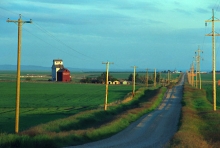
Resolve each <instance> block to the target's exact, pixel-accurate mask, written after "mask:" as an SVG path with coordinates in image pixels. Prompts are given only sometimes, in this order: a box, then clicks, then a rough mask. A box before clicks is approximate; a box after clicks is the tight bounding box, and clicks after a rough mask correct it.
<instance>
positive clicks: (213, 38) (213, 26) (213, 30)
mask: <svg viewBox="0 0 220 148" xmlns="http://www.w3.org/2000/svg"><path fill="white" fill-rule="evenodd" d="M205 22H206V24H207V22H212V33H210V34H206V36H212V81H213V110H214V111H216V77H215V76H216V75H215V72H216V70H215V63H216V55H215V36H220V34H217V33H215V22H220V20H219V19H217V20H215V17H214V9H212V20H206V21H205Z"/></svg>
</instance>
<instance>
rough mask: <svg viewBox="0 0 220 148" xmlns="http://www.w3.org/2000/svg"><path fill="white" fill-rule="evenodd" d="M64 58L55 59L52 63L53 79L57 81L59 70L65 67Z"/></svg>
mask: <svg viewBox="0 0 220 148" xmlns="http://www.w3.org/2000/svg"><path fill="white" fill-rule="evenodd" d="M63 68H64V67H63V60H61V59H54V60H53V65H52V81H57V71H58V70H60V69H63Z"/></svg>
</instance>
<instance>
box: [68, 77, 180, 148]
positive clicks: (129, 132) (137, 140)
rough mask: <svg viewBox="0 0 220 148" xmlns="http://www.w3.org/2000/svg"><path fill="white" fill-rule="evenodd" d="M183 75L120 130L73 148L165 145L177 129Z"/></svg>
mask: <svg viewBox="0 0 220 148" xmlns="http://www.w3.org/2000/svg"><path fill="white" fill-rule="evenodd" d="M183 82H184V76H183V77H182V79H181V81H180V82H179V84H177V85H176V86H175V87H173V88H172V89H169V90H168V91H167V93H166V95H165V96H164V99H163V102H162V103H161V105H160V106H159V107H158V108H157V109H156V110H155V111H153V112H151V113H149V114H146V115H144V116H143V117H141V118H140V119H139V120H137V121H136V122H133V123H132V124H131V125H130V126H129V127H128V128H126V129H125V130H123V131H122V132H120V133H118V134H116V135H114V136H112V137H110V138H107V139H103V140H100V141H96V142H92V143H88V144H84V145H79V146H72V147H74V148H145V147H165V145H166V144H167V143H168V142H169V140H170V139H171V138H172V136H173V135H174V133H175V132H176V131H177V124H178V120H179V116H180V111H181V103H180V102H181V99H182V89H183V86H182V85H183ZM69 148H71V147H69Z"/></svg>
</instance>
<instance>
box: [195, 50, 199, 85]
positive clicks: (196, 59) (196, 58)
mask: <svg viewBox="0 0 220 148" xmlns="http://www.w3.org/2000/svg"><path fill="white" fill-rule="evenodd" d="M195 63H196V88H198V85H197V84H198V78H197V73H198V57H197V56H196V54H195Z"/></svg>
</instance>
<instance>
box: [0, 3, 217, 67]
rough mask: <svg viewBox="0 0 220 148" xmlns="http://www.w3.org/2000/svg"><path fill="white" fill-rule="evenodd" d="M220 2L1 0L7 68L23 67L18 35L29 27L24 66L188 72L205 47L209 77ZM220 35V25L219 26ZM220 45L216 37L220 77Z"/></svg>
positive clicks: (0, 32) (1, 46) (0, 40)
mask: <svg viewBox="0 0 220 148" xmlns="http://www.w3.org/2000/svg"><path fill="white" fill-rule="evenodd" d="M212 9H214V13H215V17H216V18H220V0H181V1H180V0H62V1H61V0H10V1H9V0H1V1H0V26H1V28H0V50H1V54H0V59H1V62H0V65H4V64H10V65H16V64H17V61H16V59H17V36H18V35H17V30H18V27H17V25H16V24H15V23H7V22H6V20H7V18H9V19H10V20H18V18H19V14H21V15H22V20H24V21H29V20H30V19H32V20H33V23H32V24H23V26H22V52H21V54H22V56H21V64H22V65H36V66H45V67H51V66H52V61H53V59H58V58H59V59H62V60H63V62H64V66H65V67H73V68H80V69H84V68H90V69H105V65H103V64H102V62H107V61H109V62H114V65H110V69H132V68H131V66H134V65H135V66H138V68H139V69H147V68H149V69H153V68H156V69H158V70H168V69H169V70H174V69H177V70H187V69H189V68H190V64H191V63H192V61H193V60H194V59H193V57H194V56H195V51H196V50H197V49H198V46H200V49H201V50H203V52H204V53H203V54H202V55H201V56H202V58H203V59H204V60H203V61H202V62H201V69H202V70H211V69H212V44H211V43H212V40H211V37H209V36H205V34H208V33H210V32H211V23H208V25H207V26H205V20H208V19H210V18H211V17H212ZM215 27H216V28H215V29H216V32H218V33H220V22H216V23H215ZM219 42H220V39H219V37H216V58H217V70H220V64H218V63H220V59H219V57H220V51H219V50H220V44H219Z"/></svg>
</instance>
